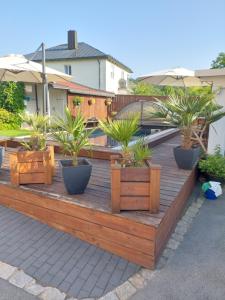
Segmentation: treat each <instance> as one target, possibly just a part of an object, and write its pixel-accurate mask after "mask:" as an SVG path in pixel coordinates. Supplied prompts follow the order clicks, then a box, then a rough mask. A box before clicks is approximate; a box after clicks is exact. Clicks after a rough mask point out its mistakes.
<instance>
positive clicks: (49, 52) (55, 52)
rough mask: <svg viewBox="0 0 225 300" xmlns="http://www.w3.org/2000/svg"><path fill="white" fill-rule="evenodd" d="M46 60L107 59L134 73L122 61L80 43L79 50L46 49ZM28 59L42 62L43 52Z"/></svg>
mask: <svg viewBox="0 0 225 300" xmlns="http://www.w3.org/2000/svg"><path fill="white" fill-rule="evenodd" d="M45 55H46V60H47V61H49V60H52V61H54V60H66V59H83V58H105V59H108V60H109V61H111V62H113V63H114V64H116V65H118V66H120V67H121V68H123V69H125V70H126V71H127V72H129V73H132V70H131V69H130V68H128V67H127V66H125V65H124V64H122V63H121V62H120V61H118V60H117V59H115V58H114V57H112V56H111V55H109V54H106V53H104V52H102V51H100V50H98V49H96V48H94V47H92V46H90V45H88V44H86V43H83V42H82V43H78V48H77V49H72V50H69V49H68V45H67V44H62V45H58V46H55V47H51V48H48V49H46V53H45ZM25 56H26V58H27V59H31V60H33V61H40V60H41V58H42V53H41V51H39V52H37V53H30V54H27V55H25Z"/></svg>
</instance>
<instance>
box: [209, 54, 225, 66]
mask: <svg viewBox="0 0 225 300" xmlns="http://www.w3.org/2000/svg"><path fill="white" fill-rule="evenodd" d="M221 68H225V52H220V53H219V55H218V56H217V58H216V59H215V60H213V61H212V64H211V69H221Z"/></svg>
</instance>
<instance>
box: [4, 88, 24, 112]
mask: <svg viewBox="0 0 225 300" xmlns="http://www.w3.org/2000/svg"><path fill="white" fill-rule="evenodd" d="M24 94H25V92H24V83H21V82H18V83H17V82H1V83H0V108H4V109H6V110H7V111H9V112H12V113H17V112H21V111H23V110H24V108H25V105H24Z"/></svg>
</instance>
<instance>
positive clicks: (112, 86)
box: [106, 60, 129, 94]
mask: <svg viewBox="0 0 225 300" xmlns="http://www.w3.org/2000/svg"><path fill="white" fill-rule="evenodd" d="M113 70H114V78H112V75H111V73H112V71H113ZM122 72H124V79H125V80H126V82H127V78H128V75H129V73H128V72H126V71H125V70H123V69H121V68H120V67H118V66H116V65H115V64H113V63H111V62H110V61H108V60H107V61H106V90H107V91H108V92H113V93H115V94H118V93H119V80H120V79H121V78H122Z"/></svg>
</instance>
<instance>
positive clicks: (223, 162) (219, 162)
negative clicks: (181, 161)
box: [199, 147, 225, 180]
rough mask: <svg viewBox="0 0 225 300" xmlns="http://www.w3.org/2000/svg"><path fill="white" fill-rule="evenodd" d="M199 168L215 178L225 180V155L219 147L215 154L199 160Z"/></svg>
mask: <svg viewBox="0 0 225 300" xmlns="http://www.w3.org/2000/svg"><path fill="white" fill-rule="evenodd" d="M199 169H200V171H201V172H203V173H206V174H207V175H209V176H212V177H213V178H218V179H221V180H225V157H224V156H223V155H222V154H221V153H220V148H219V147H217V148H216V149H215V154H209V155H207V156H206V157H205V158H204V159H201V160H200V161H199Z"/></svg>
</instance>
